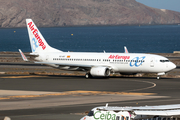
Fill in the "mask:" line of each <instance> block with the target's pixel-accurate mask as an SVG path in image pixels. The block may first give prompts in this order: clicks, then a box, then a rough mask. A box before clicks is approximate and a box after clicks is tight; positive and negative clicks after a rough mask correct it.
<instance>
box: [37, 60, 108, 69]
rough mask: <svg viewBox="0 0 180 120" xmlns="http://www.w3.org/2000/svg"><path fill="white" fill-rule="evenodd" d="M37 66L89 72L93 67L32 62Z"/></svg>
mask: <svg viewBox="0 0 180 120" xmlns="http://www.w3.org/2000/svg"><path fill="white" fill-rule="evenodd" d="M34 63H37V64H44V65H49V66H52V67H55V68H61V69H69V70H83V71H84V70H89V69H91V68H92V67H95V66H94V65H84V64H83V65H82V64H70V63H69V64H67V63H50V62H34ZM103 67H108V68H110V67H109V66H103Z"/></svg>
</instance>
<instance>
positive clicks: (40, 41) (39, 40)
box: [28, 22, 46, 50]
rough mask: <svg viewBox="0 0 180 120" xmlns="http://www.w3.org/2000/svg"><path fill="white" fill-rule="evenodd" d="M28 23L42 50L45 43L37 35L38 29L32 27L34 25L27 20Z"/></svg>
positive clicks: (44, 47)
mask: <svg viewBox="0 0 180 120" xmlns="http://www.w3.org/2000/svg"><path fill="white" fill-rule="evenodd" d="M28 25H29V28H30V30H31V31H32V33H33V35H34V36H35V38H36V40H37V41H38V43H39V46H42V49H43V50H44V49H46V45H45V44H44V42H43V41H42V39H41V38H40V36H39V35H38V30H37V29H35V28H34V25H32V22H29V23H28Z"/></svg>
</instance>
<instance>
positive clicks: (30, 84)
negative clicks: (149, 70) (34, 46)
mask: <svg viewBox="0 0 180 120" xmlns="http://www.w3.org/2000/svg"><path fill="white" fill-rule="evenodd" d="M0 83H1V84H0V88H1V90H0V106H1V107H0V119H3V118H4V117H5V116H8V117H10V118H11V119H12V120H24V119H26V120H42V119H43V120H70V119H73V120H76V119H77V120H78V119H80V118H81V117H82V116H84V115H85V114H86V113H87V112H88V111H90V109H92V108H93V107H97V106H104V105H105V104H106V103H109V105H110V106H142V105H164V104H179V100H180V96H179V90H180V87H179V86H180V79H179V78H163V79H160V80H157V79H155V78H145V77H139V78H138V77H110V78H100V79H99V78H98V79H97V78H94V79H85V78H84V76H66V75H29V76H26V75H0Z"/></svg>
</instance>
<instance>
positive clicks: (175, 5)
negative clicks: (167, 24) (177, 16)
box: [136, 0, 180, 12]
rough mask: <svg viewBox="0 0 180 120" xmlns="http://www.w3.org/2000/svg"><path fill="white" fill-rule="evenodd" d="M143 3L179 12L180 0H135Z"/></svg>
mask: <svg viewBox="0 0 180 120" xmlns="http://www.w3.org/2000/svg"><path fill="white" fill-rule="evenodd" d="M136 1H137V2H140V3H143V4H144V5H147V6H150V7H154V8H158V9H168V10H173V11H177V12H180V0H136Z"/></svg>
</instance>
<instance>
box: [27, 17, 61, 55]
mask: <svg viewBox="0 0 180 120" xmlns="http://www.w3.org/2000/svg"><path fill="white" fill-rule="evenodd" d="M26 24H27V29H28V34H29V40H30V44H31V50H32V53H42V52H62V51H60V50H57V49H55V48H52V47H51V46H49V45H48V43H47V42H46V40H45V39H44V37H43V36H42V35H41V33H40V31H39V30H38V28H37V27H36V25H35V24H34V22H33V21H32V20H31V19H26Z"/></svg>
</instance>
